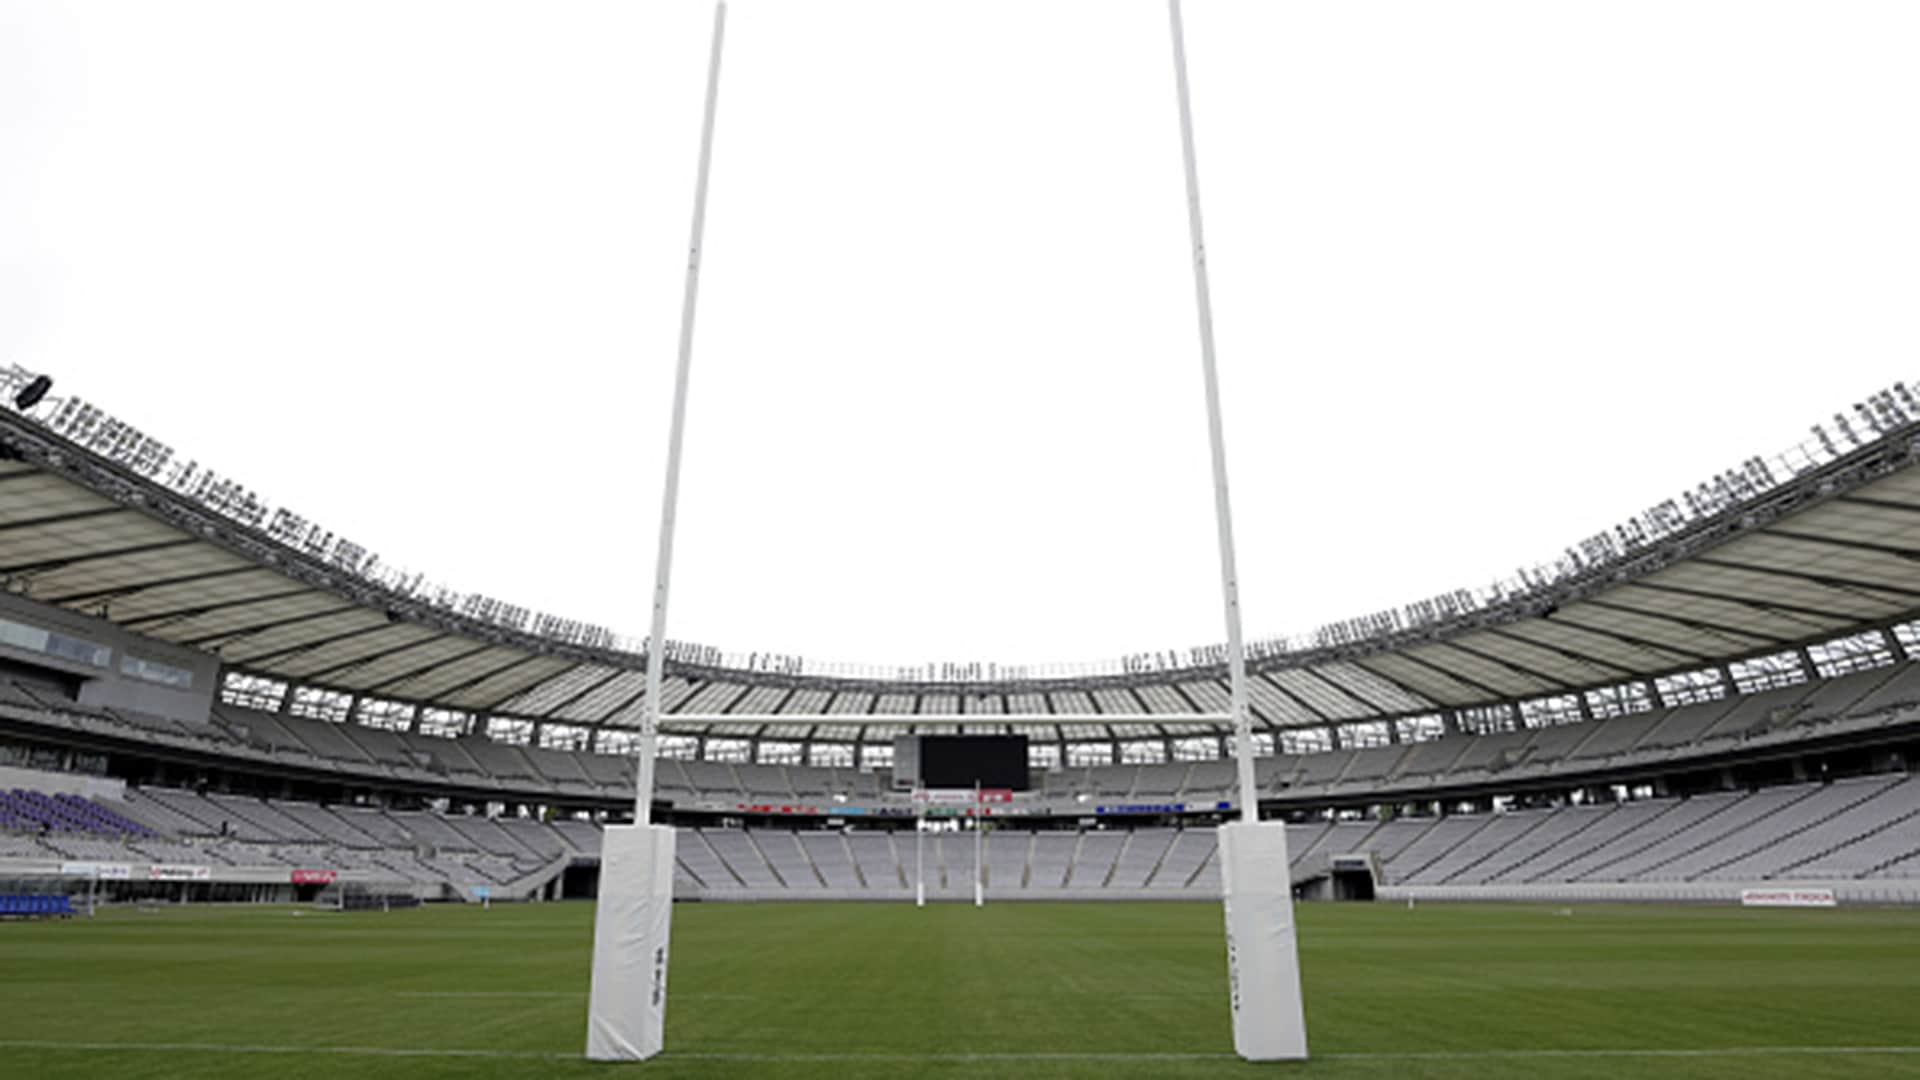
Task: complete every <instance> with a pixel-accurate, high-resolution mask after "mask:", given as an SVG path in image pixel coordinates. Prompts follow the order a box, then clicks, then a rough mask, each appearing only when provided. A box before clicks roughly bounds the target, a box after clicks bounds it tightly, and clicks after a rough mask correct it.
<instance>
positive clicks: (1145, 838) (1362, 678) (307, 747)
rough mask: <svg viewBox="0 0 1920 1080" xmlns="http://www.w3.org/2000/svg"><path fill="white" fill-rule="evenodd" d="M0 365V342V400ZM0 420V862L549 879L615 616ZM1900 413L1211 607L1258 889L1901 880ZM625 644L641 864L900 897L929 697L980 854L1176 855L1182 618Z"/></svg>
mask: <svg viewBox="0 0 1920 1080" xmlns="http://www.w3.org/2000/svg"><path fill="white" fill-rule="evenodd" d="M27 378H28V377H27V375H26V373H24V372H19V371H17V370H16V371H14V372H10V373H0V383H4V384H5V385H4V386H0V390H3V391H4V398H5V400H6V401H7V402H12V401H13V399H14V395H15V391H17V390H18V389H20V388H22V387H24V386H25V385H26V383H27ZM0 450H3V451H4V460H0V579H3V580H4V582H5V584H6V593H5V595H4V596H0V770H4V772H3V773H0V781H4V782H0V789H11V788H18V789H19V790H18V791H17V792H14V793H11V794H8V795H6V797H5V798H6V799H7V800H10V801H7V802H5V805H0V845H4V846H0V867H3V868H4V870H0V874H4V875H11V876H14V877H18V876H23V875H24V876H32V875H36V874H57V873H58V872H59V870H60V868H61V867H68V868H73V867H79V866H86V865H90V864H107V865H111V866H114V867H116V868H118V867H130V868H132V869H130V870H128V871H127V873H128V875H129V876H130V877H132V878H137V879H140V881H138V882H121V883H120V884H118V885H115V886H114V887H115V888H119V889H123V890H130V891H137V888H136V886H137V885H138V886H142V887H144V886H147V885H151V886H152V887H155V888H177V889H190V890H195V891H196V892H197V894H204V895H209V896H216V895H218V896H226V895H231V896H267V895H280V894H281V893H282V892H283V891H284V890H285V889H288V888H291V887H292V882H291V880H290V878H291V876H292V874H291V871H294V870H302V871H307V870H311V871H325V872H326V874H316V875H314V878H315V880H318V878H320V877H324V876H326V875H327V874H331V875H333V876H335V877H337V878H338V879H339V880H340V881H342V882H352V881H361V882H365V883H367V884H368V885H369V886H370V887H371V886H373V885H378V886H379V887H380V888H382V889H389V890H397V891H404V892H407V893H410V894H413V895H427V896H447V897H454V896H461V897H466V898H472V897H473V896H475V895H477V891H476V887H478V886H485V891H486V892H487V893H489V894H491V895H496V896H503V895H532V894H544V895H556V894H558V893H560V892H563V891H567V890H569V889H586V888H590V887H591V869H590V868H591V865H592V861H593V856H594V852H595V850H596V836H597V833H596V826H595V825H594V824H593V822H594V821H598V820H608V819H609V818H610V817H613V816H618V815H621V814H623V813H625V812H627V811H629V810H630V808H631V801H632V798H633V777H632V767H631V763H630V760H629V758H628V756H627V755H629V754H630V753H631V752H632V750H633V746H634V739H635V736H634V726H635V725H636V724H637V723H638V722H639V719H640V715H641V709H642V706H643V704H644V702H643V700H642V696H643V683H644V670H645V649H646V644H645V642H642V641H637V640H633V639H630V638H625V637H622V636H620V635H618V634H616V633H614V632H612V631H611V630H608V629H605V628H601V627H596V626H591V625H587V624H584V623H581V622H578V621H574V620H568V619H565V618H560V617H556V616H550V615H543V614H539V613H535V612H531V611H528V610H526V609H523V608H519V607H516V606H514V605H511V604H508V603H505V602H502V601H498V600H495V599H493V598H490V597H488V596H485V595H481V594H475V593H466V592H459V591H456V590H452V589H448V588H444V587H441V586H437V585H434V584H431V583H429V582H428V581H427V580H426V579H425V578H424V577H422V576H420V575H417V574H412V573H407V572H404V571H401V570H398V569H396V568H393V567H391V566H389V565H388V564H386V563H385V562H384V561H382V560H380V559H379V558H378V557H377V556H375V555H374V554H372V553H371V552H368V551H367V550H365V549H364V548H362V547H360V546H358V545H356V544H354V543H352V542H350V541H348V540H346V539H344V538H341V537H338V536H336V535H334V534H332V533H330V532H328V531H327V530H325V529H324V528H323V527H321V526H319V525H317V524H315V523H313V522H311V521H309V520H307V519H306V518H304V517H302V516H300V515H299V514H297V513H296V512H294V511H292V510H289V509H287V508H284V507H279V506H275V505H273V504H271V503H269V502H267V501H266V500H263V499H262V498H260V497H259V496H257V495H255V494H254V493H252V492H251V491H249V490H248V489H246V488H244V487H243V486H241V485H239V484H237V483H235V482H232V481H230V480H227V479H225V478H224V477H222V476H220V475H218V474H215V473H213V472H211V471H209V470H207V469H205V468H204V467H202V466H201V465H199V464H198V463H196V462H192V461H189V460H187V459H185V458H183V457H180V456H178V455H176V454H175V453H174V451H173V450H172V449H171V447H169V446H168V445H167V444H165V443H163V442H161V441H159V440H157V439H154V438H152V437H150V436H147V435H145V434H144V433H142V432H140V431H138V430H136V429H134V428H133V427H131V426H130V425H127V424H124V423H122V422H120V421H117V420H115V419H113V418H112V417H111V416H109V415H107V414H106V413H104V412H102V411H101V410H99V409H97V408H95V407H93V406H90V405H88V404H87V403H85V402H84V401H81V400H79V399H77V398H64V399H56V398H48V399H47V400H45V401H43V402H40V403H38V404H37V405H34V406H33V407H31V408H29V409H26V410H24V411H22V410H20V409H18V408H14V407H12V406H11V405H4V406H0ZM1917 453H1920V407H1916V403H1915V402H1914V401H1913V399H1912V398H1911V397H1910V396H1909V395H1908V393H1907V392H1906V390H1905V388H1904V387H1895V389H1894V390H1892V391H1889V392H1886V393H1882V394H1876V395H1873V396H1872V397H1871V398H1869V399H1867V401H1865V402H1864V403H1862V404H1861V405H1858V406H1856V407H1855V408H1854V409H1853V410H1852V411H1851V412H1849V413H1848V414H1845V415H1839V416H1835V417H1833V418H1832V419H1830V420H1828V421H1826V422H1824V423H1823V424H1821V425H1820V426H1818V427H1816V428H1814V429H1813V431H1812V436H1811V437H1810V438H1809V439H1808V440H1807V441H1805V442H1804V443H1802V444H1800V445H1798V446H1795V447H1793V448H1792V449H1790V450H1788V451H1787V452H1785V453H1782V454H1778V455H1773V456H1770V457H1765V458H1759V457H1756V458H1749V459H1747V460H1745V461H1743V462H1741V463H1740V464H1739V465H1738V466H1736V467H1735V468H1733V469H1730V470H1728V471H1727V472H1725V473H1723V474H1721V475H1720V476H1717V477H1715V478H1713V479H1712V480H1710V481H1709V482H1707V483H1704V484H1701V485H1699V486H1698V487H1696V488H1694V489H1691V490H1689V491H1687V492H1685V493H1683V494H1681V495H1679V496H1676V497H1675V498H1672V499H1668V500H1663V501H1661V502H1659V503H1657V504H1655V505H1654V506H1653V507H1651V508H1650V509H1649V510H1648V511H1646V512H1645V513H1642V514H1640V515H1637V516H1636V517H1635V518H1633V519H1632V520H1630V521H1628V522H1625V523H1623V524H1622V525H1620V526H1618V527H1616V528H1614V529H1610V530H1607V531H1606V532H1603V533H1598V534H1595V535H1593V536H1590V537H1587V538H1584V539H1582V540H1580V541H1578V542H1576V543H1575V544H1573V545H1570V546H1569V548H1568V549H1567V550H1566V551H1565V552H1563V553H1562V555H1561V556H1559V557H1558V558H1557V559H1555V560H1554V561H1552V562H1551V563H1549V564H1546V565H1542V566H1538V567H1530V568H1527V569H1526V570H1525V571H1523V572H1521V573H1519V574H1517V575H1515V576H1514V577H1513V578H1511V579H1507V580H1503V581H1500V582H1497V583H1494V584H1493V585H1490V586H1487V587H1484V588H1479V589H1467V590H1459V591H1455V592H1451V593H1447V594H1444V595H1441V596H1438V597H1434V598H1430V599H1427V600H1422V601H1419V602H1417V603H1413V604H1409V605H1407V606H1405V607H1403V608H1399V609H1394V610H1391V611H1386V612H1381V613H1377V614H1374V615H1371V616H1368V617H1364V618H1358V619H1353V620H1348V621H1345V622H1342V623H1339V624H1335V625H1331V626H1327V627H1322V628H1320V629H1319V630H1316V631H1314V632H1313V633H1311V634H1308V635H1304V636H1301V637H1297V638H1278V639H1270V640H1266V641H1261V642H1258V643H1256V644H1254V645H1253V646H1252V647H1251V648H1250V652H1249V657H1250V660H1249V663H1250V671H1251V673H1252V677H1251V679H1250V683H1251V707H1252V710H1253V715H1254V719H1255V722H1256V724H1257V725H1258V727H1259V735H1258V736H1257V748H1256V749H1257V752H1258V755H1259V757H1258V761H1257V765H1258V779H1259V782H1260V788H1261V792H1262V806H1263V808H1264V810H1265V811H1266V813H1267V814H1268V815H1269V816H1273V815H1281V816H1284V817H1286V818H1287V820H1288V821H1289V822H1290V823H1292V824H1293V826H1294V828H1295V830H1296V835H1295V837H1294V839H1293V843H1292V850H1293V853H1294V863H1295V876H1296V879H1297V881H1298V882H1299V883H1300V885H1301V887H1302V888H1303V889H1307V890H1310V891H1312V892H1313V893H1314V894H1316V895H1330V894H1334V893H1340V892H1344V891H1346V890H1348V889H1349V887H1350V885H1351V883H1343V882H1344V880H1345V879H1343V877H1342V873H1341V872H1340V871H1341V869H1342V868H1343V867H1344V868H1346V869H1347V870H1348V871H1350V872H1351V873H1353V874H1359V875H1360V876H1362V877H1364V878H1365V879H1366V882H1367V884H1366V885H1365V886H1360V885H1351V888H1361V889H1364V890H1365V891H1370V892H1371V891H1376V890H1377V891H1378V893H1379V894H1383V895H1389V896H1397V895H1400V893H1402V892H1407V891H1411V892H1412V893H1414V894H1422V893H1424V894H1425V895H1430V896H1456V895H1457V896H1469V895H1471V896H1516V897H1517V896H1525V895H1566V896H1571V895H1576V894H1578V895H1608V896H1621V897H1636V896H1645V897H1682V898H1691V897H1698V898H1703V899H1705V898H1722V897H1725V896H1727V895H1728V894H1729V891H1730V890H1735V889H1737V888H1739V887H1745V886H1752V885H1762V884H1767V883H1779V882H1820V883H1822V884H1823V885H1826V886H1830V887H1833V888H1835V889H1836V890H1837V891H1838V892H1839V893H1840V894H1841V895H1842V896H1843V898H1846V899H1864V900H1903V901H1907V902H1913V901H1916V900H1920V828H1916V827H1915V822H1916V820H1920V818H1916V815H1920V785H1917V784H1916V783H1915V782H1914V781H1912V780H1911V779H1909V777H1908V770H1909V768H1910V763H1911V761H1912V756H1913V752H1914V749H1915V746H1916V743H1920V666H1916V665H1915V664H1914V659H1915V657H1916V656H1920V651H1917V650H1920V545H1915V544H1914V543H1913V541H1912V537H1913V536H1915V535H1916V534H1917V532H1920V529H1917V528H1916V527H1917V526H1920V469H1916V468H1915V467H1914V466H1915V463H1916V454H1917ZM664 653H665V659H666V664H667V673H668V679H667V681H666V685H665V686H664V688H663V691H662V700H661V702H660V703H659V704H660V708H661V712H662V717H663V724H662V730H663V732H664V733H665V734H664V735H663V739H662V753H663V756H664V757H665V759H666V760H664V761H663V762H662V771H661V775H660V778H659V787H658V790H657V792H656V795H657V799H656V813H657V815H658V816H659V818H660V819H661V820H664V821H668V822H673V823H676V824H680V825H683V826H686V827H688V828H689V829H690V830H692V831H690V832H689V834H688V837H689V841H688V842H686V843H683V844H682V845H681V847H682V851H681V857H680V860H679V861H680V864H681V865H680V867H679V869H680V877H681V889H682V892H683V894H684V895H688V896H696V895H697V896H704V897H709V898H735V897H737V898H748V897H778V896H794V895H805V896H810V897H816V898H817V897H820V896H849V897H856V896H857V897H866V898H885V897H895V896H898V895H901V893H902V892H903V891H905V890H907V888H908V886H909V882H908V881H907V879H906V877H905V875H906V873H907V867H908V864H909V863H910V862H911V860H910V859H909V858H908V857H907V856H906V855H904V854H903V853H902V852H901V851H900V850H899V847H900V846H899V844H898V843H897V842H896V840H897V838H896V837H895V836H894V834H893V832H892V829H893V828H894V827H897V826H903V825H904V826H909V827H910V826H911V821H910V820H909V819H910V818H911V816H912V814H913V812H914V811H913V809H912V805H911V803H910V802H909V800H908V799H907V798H906V797H905V796H904V795H902V794H900V793H896V792H894V791H892V790H891V783H890V780H891V777H890V771H891V764H892V762H891V752H892V740H893V738H894V737H895V736H896V735H900V734H905V733H911V732H921V733H947V732H951V731H955V730H959V729H961V728H965V729H967V730H973V731H992V732H1002V733H1016V734H1026V735H1028V736H1029V737H1030V738H1031V739H1032V740H1033V763H1034V765H1035V767H1036V770H1037V771H1036V775H1037V776H1039V777H1040V778H1041V779H1040V780H1039V782H1038V783H1037V784H1036V790H1035V791H1033V792H1030V793H1025V794H1021V795H1018V796H1016V797H1014V798H1013V800H1012V801H1011V802H1009V803H1006V804H1004V805H1000V806H997V807H996V808H995V813H996V817H997V818H998V819H999V820H998V821H996V825H997V829H996V831H995V832H993V834H992V835H991V836H990V837H989V840H988V843H987V844H986V852H987V854H986V856H985V874H986V876H987V877H988V879H989V881H990V882H991V883H992V890H993V891H995V892H997V893H999V894H1002V895H1021V896H1028V897H1049V896H1056V895H1058V896H1076V897H1087V896H1092V895H1116V896H1117V895H1141V896H1193V895H1210V894H1217V887H1218V886H1217V876H1212V875H1217V869H1210V868H1212V864H1213V859H1214V851H1213V848H1212V844H1213V840H1212V832H1211V830H1210V829H1201V828H1198V826H1202V825H1210V824H1212V823H1213V822H1215V821H1218V820H1220V819H1221V818H1222V816H1223V815H1224V814H1226V812H1228V811H1230V810H1231V809H1233V805H1234V800H1235V798H1236V796H1235V794H1234V792H1233V786H1234V785H1233V775H1232V773H1233V769H1232V762H1231V749H1232V747H1231V741H1232V740H1231V739H1230V738H1228V737H1226V735H1227V733H1226V732H1225V731H1224V730H1223V728H1222V725H1221V724H1220V723H1219V722H1218V721H1217V720H1215V719H1212V718H1213V717H1217V716H1219V715H1220V714H1222V713H1224V712H1226V711H1227V709H1228V705H1227V688H1226V685H1225V675H1226V672H1225V664H1224V656H1223V654H1222V651H1221V650H1220V649H1219V648H1218V647H1199V648H1182V649H1177V650H1169V651H1153V652H1143V653H1140V654H1137V655H1134V656H1130V657H1125V658H1115V659H1112V660H1108V661H1104V662H1097V663H1081V664H1072V665H1059V666H1034V665H1006V664H995V663H986V662H971V661H969V662H954V663H937V664H927V665H918V666H896V667H880V666H874V665H849V664H833V663H822V662H817V661H813V660H809V659H806V658H803V657H799V656H794V655H790V654H784V653H746V654H740V653H729V652H726V651H723V650H721V649H718V648H713V647H708V646H700V645H693V644H688V643H679V642H668V643H667V644H666V646H665V648H664ZM918 715H926V716H930V717H931V716H938V717H939V718H940V719H938V720H927V721H917V720H916V719H915V717H916V716H918ZM955 715H959V716H963V717H965V718H966V719H964V720H961V721H956V720H954V719H953V718H952V717H954V716H955ZM542 819H550V820H542ZM55 824H58V825H60V826H61V827H58V828H55V827H53V826H54V825H55ZM743 825H744V826H747V827H746V828H742V826H743ZM949 847H951V849H952V850H951V851H949V850H948V848H949ZM973 850H974V849H973V848H972V846H971V845H947V846H941V844H940V842H939V840H938V839H936V840H935V854H934V856H933V859H934V865H935V867H936V868H937V871H938V873H939V875H940V877H939V880H938V882H937V883H936V888H935V895H947V894H949V893H951V894H952V895H955V896H960V895H965V893H966V888H963V887H962V883H970V882H971V881H972V879H973V876H974V875H975V874H976V872H977V871H976V869H975V868H974V866H973V863H972V859H973V854H972V852H973ZM167 867H171V868H175V869H173V870H166V871H164V873H173V874H176V875H184V881H182V880H176V879H173V878H165V877H156V876H155V875H157V874H161V873H163V871H162V870H161V869H160V868H167ZM202 871H204V874H202ZM115 873H116V875H117V874H118V873H119V871H118V870H117V869H116V871H115ZM968 887H969V888H970V885H968Z"/></svg>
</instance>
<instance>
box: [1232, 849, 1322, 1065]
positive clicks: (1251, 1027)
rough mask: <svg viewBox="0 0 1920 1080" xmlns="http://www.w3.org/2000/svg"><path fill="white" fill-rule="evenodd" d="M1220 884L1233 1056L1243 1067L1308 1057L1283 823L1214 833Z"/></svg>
mask: <svg viewBox="0 0 1920 1080" xmlns="http://www.w3.org/2000/svg"><path fill="white" fill-rule="evenodd" d="M1220 884H1221V887H1222V895H1223V897H1224V900H1225V906H1226V916H1227V985H1228V993H1229V994H1230V995H1231V997H1232V1004H1233V1048H1234V1050H1235V1052H1237V1053H1238V1054H1239V1055H1240V1056H1241V1057H1243V1058H1246V1059H1247V1060H1249V1061H1289V1060H1298V1059H1300V1058H1304V1057H1306V1056H1307V1023H1306V1015H1305V1012H1304V1011H1303V1009H1302V1008H1301V1001H1300V953H1299V947H1298V945H1297V944H1296V942H1295V939H1294V930H1293V874H1292V871H1291V870H1290V869H1289V867H1288V862H1287V827H1286V824H1285V823H1284V822H1279V821H1262V822H1257V823H1256V822H1246V821H1241V822H1234V823H1232V824H1227V825H1222V826H1220Z"/></svg>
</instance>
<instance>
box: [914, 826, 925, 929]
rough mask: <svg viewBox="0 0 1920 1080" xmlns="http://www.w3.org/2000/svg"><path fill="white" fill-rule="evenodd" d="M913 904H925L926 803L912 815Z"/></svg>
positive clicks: (915, 905) (921, 905) (918, 905)
mask: <svg viewBox="0 0 1920 1080" xmlns="http://www.w3.org/2000/svg"><path fill="white" fill-rule="evenodd" d="M913 906H914V907H926V906H927V811H926V804H925V803H922V804H921V809H920V810H919V811H918V812H916V813H915V814H914V815H913Z"/></svg>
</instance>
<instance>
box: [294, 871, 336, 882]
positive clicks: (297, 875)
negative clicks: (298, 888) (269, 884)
mask: <svg viewBox="0 0 1920 1080" xmlns="http://www.w3.org/2000/svg"><path fill="white" fill-rule="evenodd" d="M289 876H290V877H292V879H293V883H294V884H295V885H331V884H333V879H334V877H335V876H336V875H335V874H334V872H333V871H331V870H295V871H294V872H293V873H292V874H291V875H289Z"/></svg>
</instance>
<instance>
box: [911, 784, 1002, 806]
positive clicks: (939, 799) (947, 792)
mask: <svg viewBox="0 0 1920 1080" xmlns="http://www.w3.org/2000/svg"><path fill="white" fill-rule="evenodd" d="M913 801H914V802H920V803H931V804H933V805H935V806H971V805H973V804H974V803H976V802H983V803H1010V802H1012V801H1013V789H1012V788H985V789H982V790H981V791H980V792H979V795H978V797H976V796H975V794H974V792H973V790H972V789H970V788H926V789H923V790H920V791H916V792H914V793H913Z"/></svg>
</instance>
